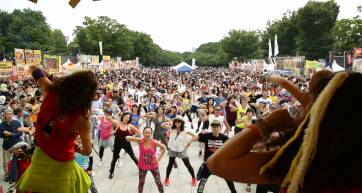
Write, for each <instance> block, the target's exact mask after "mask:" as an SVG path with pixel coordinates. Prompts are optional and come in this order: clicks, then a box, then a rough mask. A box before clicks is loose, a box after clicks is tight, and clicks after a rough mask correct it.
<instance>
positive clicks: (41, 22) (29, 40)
mask: <svg viewBox="0 0 362 193" xmlns="http://www.w3.org/2000/svg"><path fill="white" fill-rule="evenodd" d="M357 10H358V11H359V14H360V15H361V12H362V8H361V6H359V7H357ZM338 13H339V6H338V5H337V3H336V2H335V1H334V0H328V1H324V2H319V1H309V2H307V3H306V4H305V5H304V6H303V7H301V8H300V9H298V10H297V11H287V12H286V13H284V14H283V15H282V17H281V18H280V19H277V20H274V21H268V22H267V25H266V28H265V29H264V30H262V31H259V30H252V31H246V30H242V29H231V30H230V31H229V32H228V34H227V35H226V36H225V37H224V38H222V39H221V40H220V41H217V42H208V43H204V44H202V45H200V46H199V47H198V48H197V49H196V50H195V51H193V52H184V53H180V52H174V51H168V50H164V49H162V48H161V47H160V46H159V45H157V44H156V43H154V42H153V39H152V37H151V36H150V35H148V34H146V33H143V32H138V31H133V30H131V29H128V28H127V26H126V25H124V24H121V23H119V22H118V21H116V20H115V19H112V18H109V17H107V16H99V17H97V18H90V17H85V18H84V21H83V23H82V24H81V25H79V26H77V27H75V29H74V33H73V35H74V38H73V41H72V42H70V43H69V44H68V45H67V42H66V40H65V37H64V34H63V32H62V31H61V30H58V29H51V28H50V26H49V25H48V24H47V22H46V18H45V17H44V16H43V14H42V13H41V12H40V11H34V10H30V9H23V10H14V11H13V12H12V13H8V12H6V11H1V10H0V53H2V52H3V50H4V49H5V52H6V55H7V56H8V57H9V56H10V55H11V53H12V52H13V48H24V49H41V50H42V51H43V52H47V53H50V54H71V55H76V54H79V53H84V54H91V55H98V54H100V53H99V41H102V45H103V54H104V55H110V56H112V57H116V56H119V57H122V59H134V58H135V57H139V58H140V62H141V63H142V64H143V65H145V66H148V65H152V66H154V65H176V64H178V63H180V62H181V61H186V62H188V63H191V61H192V59H193V58H195V59H196V64H197V65H213V66H215V65H227V64H228V63H229V62H230V60H232V59H234V58H237V59H239V60H248V59H258V58H259V59H260V58H265V57H267V54H268V41H269V39H271V40H272V41H275V40H274V37H275V35H277V36H278V45H279V46H278V47H279V55H278V56H296V55H304V56H306V59H320V58H324V57H326V55H327V54H328V51H334V52H337V53H341V52H343V51H351V50H352V49H353V48H357V47H362V19H361V18H360V15H358V16H356V17H354V18H353V19H341V20H337V16H338ZM1 55H2V54H1Z"/></svg>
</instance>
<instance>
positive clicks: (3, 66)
mask: <svg viewBox="0 0 362 193" xmlns="http://www.w3.org/2000/svg"><path fill="white" fill-rule="evenodd" d="M0 70H1V71H12V70H13V62H11V61H0Z"/></svg>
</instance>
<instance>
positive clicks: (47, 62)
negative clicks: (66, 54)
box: [44, 54, 61, 73]
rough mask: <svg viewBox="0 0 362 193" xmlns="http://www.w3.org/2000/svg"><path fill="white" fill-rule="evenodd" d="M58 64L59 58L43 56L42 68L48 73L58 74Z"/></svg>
mask: <svg viewBox="0 0 362 193" xmlns="http://www.w3.org/2000/svg"><path fill="white" fill-rule="evenodd" d="M60 63H61V57H60V56H56V55H48V54H44V67H45V68H46V69H48V70H49V71H50V72H53V73H54V72H59V70H60V69H59V68H60Z"/></svg>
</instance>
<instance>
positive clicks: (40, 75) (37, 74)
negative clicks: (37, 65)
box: [31, 69, 45, 81]
mask: <svg viewBox="0 0 362 193" xmlns="http://www.w3.org/2000/svg"><path fill="white" fill-rule="evenodd" d="M31 76H33V78H34V80H35V81H38V80H39V79H40V78H43V77H45V74H44V72H43V71H42V70H40V69H37V70H34V71H33V72H32V73H31Z"/></svg>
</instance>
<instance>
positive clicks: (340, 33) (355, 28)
mask: <svg viewBox="0 0 362 193" xmlns="http://www.w3.org/2000/svg"><path fill="white" fill-rule="evenodd" d="M333 33H334V37H335V51H336V52H343V51H350V50H353V48H358V47H362V20H361V19H359V18H355V19H341V20H339V21H337V23H336V25H335V26H334V29H333Z"/></svg>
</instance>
